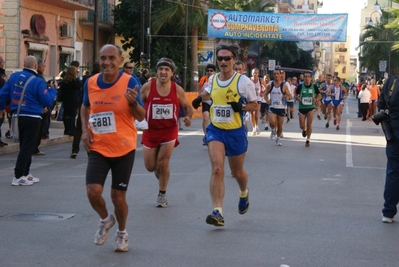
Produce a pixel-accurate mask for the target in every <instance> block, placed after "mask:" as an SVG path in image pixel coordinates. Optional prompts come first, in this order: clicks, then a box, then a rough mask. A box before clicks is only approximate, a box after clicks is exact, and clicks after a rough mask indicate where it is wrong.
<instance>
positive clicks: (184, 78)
mask: <svg viewBox="0 0 399 267" xmlns="http://www.w3.org/2000/svg"><path fill="white" fill-rule="evenodd" d="M185 23H186V31H185V34H184V63H183V79H182V86H183V89H184V90H185V91H187V90H186V87H187V82H186V80H187V54H188V51H187V46H188V0H186V19H185Z"/></svg>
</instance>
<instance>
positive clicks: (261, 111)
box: [260, 102, 269, 114]
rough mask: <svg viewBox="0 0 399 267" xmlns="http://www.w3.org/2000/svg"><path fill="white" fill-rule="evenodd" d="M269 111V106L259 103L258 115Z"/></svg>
mask: <svg viewBox="0 0 399 267" xmlns="http://www.w3.org/2000/svg"><path fill="white" fill-rule="evenodd" d="M268 110H269V105H268V104H267V103H263V102H262V103H260V113H261V114H263V113H265V112H266V111H268Z"/></svg>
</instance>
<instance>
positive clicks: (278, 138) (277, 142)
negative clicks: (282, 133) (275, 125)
mask: <svg viewBox="0 0 399 267" xmlns="http://www.w3.org/2000/svg"><path fill="white" fill-rule="evenodd" d="M276 145H277V146H282V145H283V144H282V143H281V142H280V137H277V138H276Z"/></svg>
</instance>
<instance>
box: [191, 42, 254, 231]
mask: <svg viewBox="0 0 399 267" xmlns="http://www.w3.org/2000/svg"><path fill="white" fill-rule="evenodd" d="M237 57H238V47H237V46H235V45H225V44H223V45H219V46H217V48H216V59H217V62H218V66H219V69H220V72H219V73H217V74H215V75H214V76H211V78H210V79H209V85H210V86H208V87H207V89H206V91H205V92H204V93H202V94H201V95H200V96H199V97H197V98H196V99H194V100H193V102H192V104H193V107H194V108H198V106H199V104H200V103H201V102H202V101H206V100H209V99H210V98H211V99H212V105H211V108H210V111H209V113H210V124H209V125H208V127H207V129H206V135H205V139H206V142H207V143H208V154H209V159H210V162H211V165H212V174H211V181H210V193H211V199H212V204H213V211H212V213H211V214H209V215H208V216H207V217H206V220H205V222H206V223H207V224H210V225H214V226H224V217H223V210H222V207H223V198H224V193H225V192H224V191H225V187H224V180H223V179H224V173H225V171H224V161H225V157H226V156H227V157H228V161H229V166H230V170H231V173H232V175H233V177H234V178H235V179H236V181H237V183H238V187H239V189H240V194H239V201H238V213H239V214H245V213H246V212H247V211H248V208H249V198H248V194H249V193H248V187H247V184H248V175H247V173H246V171H245V170H244V166H243V165H244V159H245V154H246V152H247V149H248V137H247V132H246V130H245V127H244V112H245V111H248V112H252V111H255V110H258V109H259V105H258V103H257V96H256V93H255V85H254V83H253V82H252V81H251V79H249V78H248V77H247V76H245V75H241V74H239V73H237V72H235V71H234V69H233V68H234V63H235V62H236V59H237Z"/></svg>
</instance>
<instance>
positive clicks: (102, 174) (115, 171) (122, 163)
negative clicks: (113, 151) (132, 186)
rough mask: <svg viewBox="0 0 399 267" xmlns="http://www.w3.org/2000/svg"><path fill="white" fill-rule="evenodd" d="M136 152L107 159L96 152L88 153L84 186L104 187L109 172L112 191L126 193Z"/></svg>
mask: <svg viewBox="0 0 399 267" xmlns="http://www.w3.org/2000/svg"><path fill="white" fill-rule="evenodd" d="M135 153H136V150H133V151H131V152H129V153H127V154H126V155H124V156H121V157H116V158H107V157H104V156H103V155H101V154H100V153H98V152H95V151H91V152H90V153H89V162H88V163H87V169H86V185H88V184H100V185H102V186H104V183H105V179H106V178H107V175H108V172H109V170H111V173H112V185H111V187H112V189H116V190H120V191H126V190H127V187H128V185H129V180H130V175H131V173H132V169H133V163H134V156H135Z"/></svg>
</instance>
